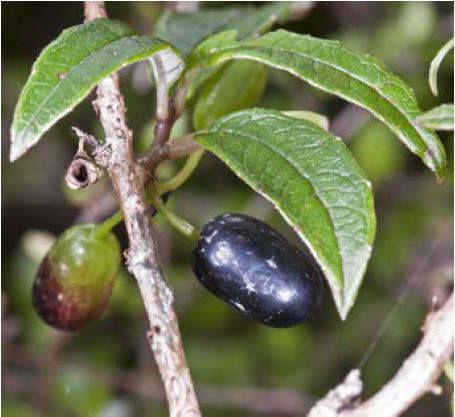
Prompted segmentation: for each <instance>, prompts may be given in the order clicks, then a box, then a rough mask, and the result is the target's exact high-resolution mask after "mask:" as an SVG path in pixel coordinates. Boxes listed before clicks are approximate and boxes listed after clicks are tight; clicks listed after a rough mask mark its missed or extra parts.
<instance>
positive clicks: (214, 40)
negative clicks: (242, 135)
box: [189, 30, 446, 179]
mask: <svg viewBox="0 0 455 417" xmlns="http://www.w3.org/2000/svg"><path fill="white" fill-rule="evenodd" d="M236 58H237V59H238V58H243V59H252V60H255V61H259V62H263V63H266V64H268V65H271V66H273V67H276V68H280V69H283V70H285V71H288V72H290V73H291V74H293V75H296V76H298V77H300V78H302V79H303V80H305V81H307V82H308V83H310V84H311V85H313V86H315V87H318V88H320V89H322V90H324V91H327V92H330V93H333V94H336V95H338V96H340V97H342V98H344V99H346V100H348V101H351V102H353V103H355V104H358V105H360V106H362V107H365V108H366V109H368V110H369V111H371V112H372V113H373V114H374V115H375V116H376V117H378V118H379V120H381V121H383V122H384V123H386V124H387V125H388V126H389V127H390V128H391V129H392V131H393V132H394V133H395V134H396V135H397V136H398V137H399V138H400V140H401V141H403V143H404V144H405V145H406V146H407V147H408V148H409V149H410V150H411V152H413V153H415V154H417V155H418V156H420V157H421V159H422V160H423V162H424V163H425V164H426V165H427V166H428V167H429V168H430V169H431V170H432V171H434V172H435V173H436V175H437V177H438V178H439V179H442V178H443V175H444V170H445V165H446V157H445V152H444V148H443V147H442V144H441V142H440V141H439V139H438V137H437V136H436V135H435V134H433V132H431V131H429V130H426V129H423V128H420V127H418V126H415V124H414V123H413V119H414V118H416V117H417V116H419V115H420V114H421V111H420V110H419V108H418V106H417V102H416V100H415V97H414V94H413V92H412V90H411V89H410V88H409V87H408V86H407V85H406V84H405V83H404V82H403V81H402V80H400V79H399V78H398V77H396V76H395V75H393V74H392V73H391V72H389V71H388V70H387V69H386V68H385V67H384V66H383V65H382V64H381V63H380V62H379V61H377V60H376V59H373V58H372V57H370V56H367V55H360V54H356V53H354V52H351V51H349V50H348V49H346V48H343V47H342V46H341V45H340V44H339V43H338V42H334V41H327V40H323V39H318V38H314V37H311V36H306V35H298V34H294V33H290V32H286V31H284V30H279V31H276V32H272V33H268V34H267V35H264V36H262V37H261V38H258V39H254V40H245V41H240V42H239V41H236V33H235V31H227V32H223V33H221V34H218V35H215V36H212V37H211V38H209V39H207V40H206V41H204V42H203V43H201V44H200V45H199V46H198V47H197V48H196V49H195V51H194V52H193V54H192V56H191V57H190V64H189V65H190V67H192V68H198V67H206V66H211V65H217V64H219V63H222V62H225V61H227V60H229V59H236Z"/></svg>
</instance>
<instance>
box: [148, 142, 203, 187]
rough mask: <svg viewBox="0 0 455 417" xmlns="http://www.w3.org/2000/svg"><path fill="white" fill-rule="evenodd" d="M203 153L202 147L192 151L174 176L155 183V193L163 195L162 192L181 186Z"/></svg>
mask: <svg viewBox="0 0 455 417" xmlns="http://www.w3.org/2000/svg"><path fill="white" fill-rule="evenodd" d="M203 154H204V150H203V149H199V150H198V151H196V152H194V153H192V154H191V155H190V156H189V157H188V158H187V160H186V161H185V164H184V165H183V167H182V169H181V170H180V171H179V172H178V173H177V174H176V175H175V176H173V177H172V178H170V179H169V180H167V181H163V182H161V183H157V184H156V191H157V193H158V194H159V195H163V194H164V193H167V192H169V191H173V190H176V189H177V188H179V187H180V186H182V185H183V184H184V183H185V182H186V181H187V180H188V178H189V177H190V176H191V174H192V173H193V171H194V170H195V169H196V167H197V166H198V164H199V161H200V160H201V158H202V155H203Z"/></svg>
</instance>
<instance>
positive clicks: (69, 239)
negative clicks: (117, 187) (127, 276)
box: [33, 225, 120, 330]
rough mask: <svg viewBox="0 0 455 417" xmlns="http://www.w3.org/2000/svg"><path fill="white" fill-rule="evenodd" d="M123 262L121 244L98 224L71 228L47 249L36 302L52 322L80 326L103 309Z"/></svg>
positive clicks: (36, 287)
mask: <svg viewBox="0 0 455 417" xmlns="http://www.w3.org/2000/svg"><path fill="white" fill-rule="evenodd" d="M119 265H120V246H119V243H118V241H117V239H116V237H115V236H114V235H113V234H112V233H107V234H101V233H100V229H99V226H97V225H77V226H73V227H71V228H69V229H68V230H66V231H65V233H63V235H62V236H60V238H59V239H58V240H57V241H56V242H55V243H54V245H53V246H52V248H51V249H50V251H49V252H48V253H47V255H46V256H45V258H44V259H43V261H42V262H41V265H40V267H39V269H38V272H37V274H36V277H35V281H34V284H33V306H34V307H35V310H36V312H37V313H38V314H39V316H40V317H41V318H42V319H43V320H44V321H45V322H46V323H48V324H49V325H51V326H53V327H56V328H58V329H61V330H78V329H79V328H81V327H83V326H84V325H86V324H89V323H92V322H93V321H95V320H96V319H97V318H98V317H99V316H100V315H101V313H102V312H103V311H104V308H105V307H106V304H107V302H108V301H109V298H110V296H111V292H112V286H113V284H114V279H115V276H116V274H117V270H118V268H119Z"/></svg>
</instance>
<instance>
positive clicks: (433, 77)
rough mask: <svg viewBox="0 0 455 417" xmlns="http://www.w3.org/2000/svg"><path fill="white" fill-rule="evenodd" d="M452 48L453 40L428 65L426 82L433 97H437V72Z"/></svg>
mask: <svg viewBox="0 0 455 417" xmlns="http://www.w3.org/2000/svg"><path fill="white" fill-rule="evenodd" d="M452 48H453V38H452V39H450V40H449V41H448V42H447V43H446V44H445V45H444V46H443V47H442V48H441V49H440V50H439V51H438V53H437V54H436V56H435V57H434V58H433V60H432V61H431V64H430V72H429V74H428V82H429V84H430V90H431V92H432V93H433V95H435V96H437V95H438V71H439V66H440V65H441V62H442V61H443V59H444V58H445V56H446V55H447V54H448V53H449V51H450V50H451V49H452Z"/></svg>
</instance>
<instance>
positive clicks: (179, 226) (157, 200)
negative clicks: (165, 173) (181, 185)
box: [148, 185, 199, 242]
mask: <svg viewBox="0 0 455 417" xmlns="http://www.w3.org/2000/svg"><path fill="white" fill-rule="evenodd" d="M148 189H149V190H150V191H151V196H152V203H153V205H154V206H155V207H156V209H157V210H158V211H159V212H160V213H161V214H162V215H163V216H164V218H165V219H166V220H167V222H168V223H169V224H170V225H171V226H172V227H174V229H176V230H177V231H179V232H180V233H181V234H182V235H185V236H186V237H188V238H189V239H190V240H192V241H193V242H194V241H196V240H197V239H198V237H199V230H198V229H196V228H195V227H194V226H193V225H192V224H191V223H189V222H188V221H186V220H185V219H183V218H181V217H180V216H178V215H177V214H175V213H174V212H173V211H171V210H169V208H167V207H166V206H165V205H164V203H163V200H162V199H161V196H160V195H159V194H158V192H157V190H156V189H155V188H154V187H153V186H152V185H150V186H149V187H148Z"/></svg>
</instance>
